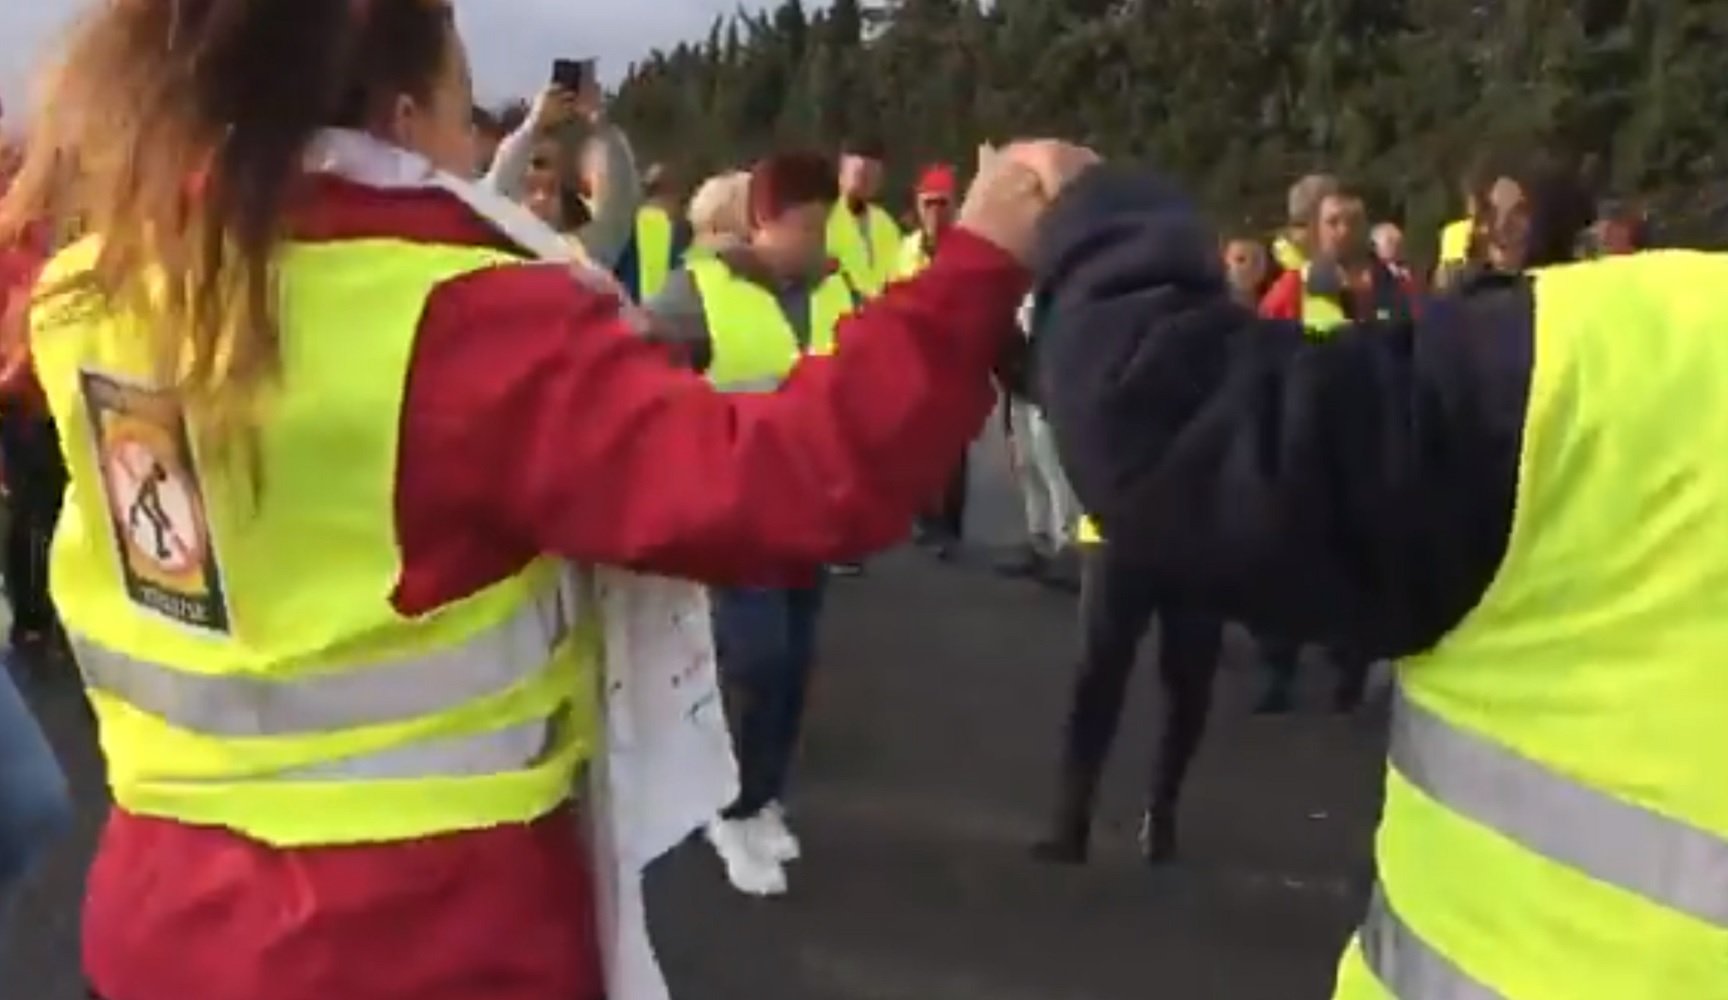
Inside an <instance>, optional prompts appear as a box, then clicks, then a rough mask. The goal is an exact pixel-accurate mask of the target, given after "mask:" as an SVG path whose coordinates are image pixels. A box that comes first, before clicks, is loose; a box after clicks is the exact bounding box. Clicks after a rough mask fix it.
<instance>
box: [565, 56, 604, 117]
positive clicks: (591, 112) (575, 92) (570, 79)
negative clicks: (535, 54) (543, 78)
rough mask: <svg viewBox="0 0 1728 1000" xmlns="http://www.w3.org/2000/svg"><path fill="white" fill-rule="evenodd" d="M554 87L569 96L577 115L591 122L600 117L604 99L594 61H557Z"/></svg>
mask: <svg viewBox="0 0 1728 1000" xmlns="http://www.w3.org/2000/svg"><path fill="white" fill-rule="evenodd" d="M552 85H553V86H555V87H557V88H559V89H560V90H563V91H564V92H565V93H566V94H568V95H569V98H570V101H571V103H572V104H573V106H574V111H575V112H576V114H578V115H580V116H581V117H583V118H585V119H587V120H589V121H590V122H592V121H593V120H594V119H595V118H597V117H599V115H600V112H601V105H602V102H603V99H604V98H603V95H602V94H601V92H600V80H599V76H598V74H597V72H596V70H595V62H594V60H593V59H558V60H555V61H554V62H553V63H552Z"/></svg>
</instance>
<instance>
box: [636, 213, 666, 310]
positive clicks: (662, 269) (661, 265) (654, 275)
mask: <svg viewBox="0 0 1728 1000" xmlns="http://www.w3.org/2000/svg"><path fill="white" fill-rule="evenodd" d="M673 232H674V226H673V223H672V216H671V214H670V213H668V212H667V211H666V210H665V209H664V208H661V207H660V206H659V205H643V206H642V207H641V208H640V209H638V210H637V212H636V300H637V301H638V302H647V301H648V300H649V299H651V298H653V297H654V296H656V295H658V294H660V289H662V288H665V287H666V278H667V276H668V275H670V274H671V273H672V243H673Z"/></svg>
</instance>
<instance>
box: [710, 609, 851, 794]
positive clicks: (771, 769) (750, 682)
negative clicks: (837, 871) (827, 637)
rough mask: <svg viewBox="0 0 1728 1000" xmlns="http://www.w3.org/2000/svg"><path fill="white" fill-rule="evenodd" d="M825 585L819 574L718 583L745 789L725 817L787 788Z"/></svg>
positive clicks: (719, 640)
mask: <svg viewBox="0 0 1728 1000" xmlns="http://www.w3.org/2000/svg"><path fill="white" fill-rule="evenodd" d="M823 589H824V588H823V584H822V583H821V582H818V583H817V584H816V585H815V586H813V587H806V588H799V589H792V590H779V589H770V588H760V587H749V588H739V589H730V590H716V591H714V645H715V648H716V652H717V653H718V654H719V658H720V676H721V678H722V680H723V681H724V682H725V684H726V687H727V690H728V692H729V693H730V694H731V696H732V697H733V699H734V705H735V708H736V710H737V712H736V719H737V722H736V725H735V727H734V730H733V743H734V746H735V747H736V750H737V754H738V780H739V792H738V799H737V801H735V802H733V803H732V805H730V806H728V807H727V808H726V809H725V810H724V812H723V813H722V815H723V816H725V817H726V818H727V819H746V818H749V817H751V816H754V815H756V814H757V813H759V812H761V811H762V809H763V807H765V806H767V805H768V804H769V803H770V802H775V801H778V800H779V799H780V798H781V797H782V796H783V795H784V794H785V791H786V779H787V774H788V773H789V772H790V771H791V769H792V758H793V756H794V754H796V752H797V750H798V737H799V734H800V733H801V732H802V730H803V726H804V699H805V695H806V694H807V693H808V690H809V682H810V669H811V667H812V666H813V665H814V664H815V661H816V626H817V621H818V619H819V618H820V617H821V613H822V592H823Z"/></svg>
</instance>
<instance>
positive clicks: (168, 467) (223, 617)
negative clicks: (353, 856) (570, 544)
mask: <svg viewBox="0 0 1728 1000" xmlns="http://www.w3.org/2000/svg"><path fill="white" fill-rule="evenodd" d="M93 255H94V245H93V242H92V241H85V242H83V243H80V244H77V245H76V246H74V247H73V248H71V249H69V250H68V251H66V252H65V253H62V254H61V255H60V256H59V257H57V258H56V259H55V260H54V261H53V262H52V263H51V264H50V266H49V269H48V273H47V276H46V278H45V280H44V286H43V287H49V288H51V287H52V285H53V283H54V282H55V281H56V280H57V279H59V278H61V277H63V276H65V275H68V274H76V273H78V272H79V271H81V270H82V269H84V268H86V267H87V266H88V264H89V262H90V260H91V259H92V258H93ZM510 260H511V258H508V257H506V256H505V255H502V254H499V253H496V252H493V251H490V250H483V249H473V248H465V247H449V246H426V245H416V244H408V243H396V242H391V241H364V242H361V241H355V242H347V243H333V244H320V245H299V244H290V245H288V246H286V247H285V248H284V249H283V251H282V253H281V258H280V282H281V296H282V302H283V309H282V313H281V316H282V324H283V325H282V330H281V338H280V340H281V377H280V382H279V384H278V385H277V387H276V388H275V389H274V390H272V397H271V399H270V402H269V404H268V406H267V409H266V411H265V413H266V415H265V418H264V421H263V423H262V426H261V427H260V429H259V433H258V436H257V446H258V452H257V466H256V470H257V475H256V477H253V476H251V475H248V474H246V473H245V472H244V471H243V470H241V469H237V468H236V466H244V465H245V463H243V462H236V461H233V460H216V459H213V458H211V457H210V456H209V455H207V454H205V453H204V452H203V451H202V450H201V449H200V448H199V447H198V446H197V441H198V439H199V434H198V419H197V417H196V416H195V415H193V416H191V417H190V418H188V417H187V416H185V415H184V413H183V411H182V410H181V409H180V408H179V407H178V405H177V403H176V401H175V398H174V396H173V395H172V394H170V393H165V392H159V391H153V390H152V389H150V388H149V386H150V385H151V381H152V372H153V370H154V368H153V365H152V363H151V358H150V357H149V355H148V352H147V345H146V340H145V337H144V336H143V333H142V331H141V330H140V329H139V328H138V325H137V323H136V322H134V321H131V320H128V319H125V318H123V317H119V316H116V315H114V314H111V313H105V312H103V311H101V310H100V309H94V310H85V309H82V308H64V307H61V306H60V305H59V304H58V303H56V302H55V301H54V300H52V299H50V300H45V301H44V302H43V304H42V305H40V306H39V307H38V308H37V309H36V311H35V313H36V314H35V316H33V320H34V323H33V327H34V329H33V331H32V351H33V354H34V359H35V364H36V369H37V372H38V374H39V376H40V379H41V382H42V385H43V388H44V389H45V390H46V392H47V396H48V400H49V403H50V406H51V407H52V410H53V413H54V416H55V418H56V420H57V421H58V423H59V426H60V429H61V434H62V436H63V441H64V448H65V453H66V458H67V462H68V465H69V467H70V471H71V482H70V486H69V487H68V489H67V493H66V503H65V509H64V512H63V514H62V516H61V519H60V523H59V527H58V530H57V531H56V533H55V536H54V545H53V563H52V578H53V594H54V599H55V602H56V604H57V605H58V607H59V609H60V612H61V615H62V617H63V619H64V621H65V624H66V629H67V632H68V633H69V634H70V636H71V638H72V641H73V645H74V649H75V651H76V653H77V656H78V661H79V667H80V669H81V671H82V673H83V675H84V678H85V682H86V685H87V687H88V689H89V694H90V700H91V704H92V705H93V707H94V710H95V713H96V718H97V721H98V723H99V724H100V730H101V740H102V748H103V751H104V753H105V756H106V758H107V763H108V779H109V783H110V785H111V786H112V789H113V794H114V799H115V801H116V802H117V803H118V804H119V805H120V806H121V807H122V808H124V809H126V810H128V811H130V812H133V813H137V814H140V815H147V816H155V817H161V818H164V819H168V820H174V821H178V822H181V823H187V824H194V825H202V826H216V827H223V828H227V829H230V830H234V831H237V832H239V833H241V834H244V835H245V836H247V837H250V838H253V839H255V840H258V841H261V842H264V843H267V844H272V845H277V846H282V847H294V846H301V845H333V844H352V843H367V842H386V841H398V840H405V839H412V838H419V837H425V836H429V835H435V834H442V833H448V832H453V831H459V830H468V829H476V828H484V827H490V826H496V825H499V824H503V823H512V822H523V821H529V820H533V819H535V818H537V817H539V816H542V815H544V814H546V813H547V812H549V811H551V810H553V809H554V808H556V807H557V806H558V804H559V803H560V802H562V801H563V800H564V799H566V798H567V797H569V796H570V794H571V789H572V781H573V779H574V778H575V776H576V774H577V770H578V767H579V765H580V764H581V762H582V761H583V760H584V759H585V758H586V757H587V755H588V754H589V752H590V749H591V747H592V745H593V741H594V733H595V726H594V719H595V717H594V713H595V711H596V697H595V686H596V684H597V683H598V680H597V673H596V671H597V662H598V661H597V654H598V649H599V646H598V642H599V640H598V636H597V632H596V630H595V629H593V628H592V627H590V626H589V625H588V624H587V623H586V621H584V624H583V625H581V626H580V627H577V628H572V627H570V626H569V624H568V622H569V620H570V617H571V616H570V615H569V614H567V613H566V609H567V608H568V607H569V605H568V604H567V603H566V602H565V600H564V599H563V596H562V595H561V594H560V589H561V588H560V585H559V571H558V569H557V567H556V566H555V564H554V563H553V562H552V561H551V560H539V561H536V562H534V563H532V564H530V565H529V566H527V567H525V568H524V569H523V570H522V571H520V572H519V573H517V574H516V575H515V576H513V577H511V578H509V579H507V580H504V581H501V582H499V583H495V584H493V585H491V586H488V587H486V588H484V589H482V590H480V591H479V592H478V593H475V594H473V595H471V596H469V597H466V598H464V599H462V600H460V601H457V602H455V603H453V604H450V605H447V606H445V607H443V608H439V609H438V610H436V611H434V612H432V613H430V614H427V615H424V616H421V617H418V618H406V617H403V616H402V615H401V614H399V613H397V612H396V610H395V609H394V608H393V607H392V606H391V604H390V596H391V591H392V589H393V588H394V586H395V584H396V581H397V579H398V577H399V575H400V573H401V570H402V557H401V553H400V551H399V549H398V545H397V537H396V523H395V513H394V512H395V489H396V485H395V484H396V470H397V463H398V455H399V444H400V442H399V439H398V434H399V432H400V426H401V419H402V409H403V393H404V386H405V385H406V381H407V373H408V365H409V361H410V355H411V352H412V349H413V344H414V339H415V335H416V328H417V326H418V324H419V321H420V316H421V313H422V311H423V310H424V307H425V305H426V299H427V296H428V295H429V294H430V293H431V291H432V290H433V289H434V288H435V287H436V286H437V285H439V284H440V283H442V282H444V281H447V280H449V279H452V278H455V277H459V276H461V275H463V274H465V273H469V272H472V271H476V270H479V269H482V268H488V267H494V266H499V265H501V264H506V263H508V262H509V261H510ZM80 305H81V304H80ZM581 617H582V618H583V619H588V618H589V617H590V616H581Z"/></svg>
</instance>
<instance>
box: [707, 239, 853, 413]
mask: <svg viewBox="0 0 1728 1000" xmlns="http://www.w3.org/2000/svg"><path fill="white" fill-rule="evenodd" d="M687 270H688V271H689V272H690V276H691V278H693V279H694V280H695V282H696V291H697V294H699V295H700V296H701V297H702V313H703V316H704V318H705V320H706V322H707V326H708V336H709V341H710V345H711V349H712V359H711V360H710V361H709V364H708V379H709V381H711V382H712V383H713V384H714V385H715V387H716V388H719V389H722V390H725V391H727V392H772V391H773V390H775V389H777V388H779V386H780V383H781V382H782V381H784V380H785V378H786V376H787V375H788V374H790V373H791V371H792V366H793V365H796V364H797V363H798V359H799V358H800V357H802V356H803V355H804V354H807V353H808V354H832V353H834V349H835V345H836V339H835V337H836V333H837V331H838V328H839V326H840V320H841V319H842V318H843V317H845V316H846V315H847V314H848V313H850V312H851V311H852V310H853V308H854V306H855V303H854V300H853V296H852V289H851V287H850V286H849V285H848V284H847V283H846V279H845V277H844V276H842V275H840V274H839V273H835V274H830V275H828V276H827V278H825V279H824V280H823V281H822V283H821V284H820V285H818V286H817V287H816V290H815V291H814V292H813V293H812V294H811V295H810V342H809V346H808V348H807V349H800V348H799V345H798V334H797V332H796V331H794V330H793V328H792V324H791V323H790V322H789V321H788V320H787V319H786V314H785V313H784V312H783V311H782V310H781V308H780V303H779V302H778V301H777V300H776V299H775V298H774V296H773V294H772V293H770V292H769V291H768V290H767V289H765V288H763V287H762V286H761V285H759V284H757V283H756V282H754V281H750V280H749V279H747V278H741V277H739V276H738V275H736V274H734V273H733V272H732V269H731V268H730V267H728V266H727V265H726V263H725V261H723V260H722V259H720V258H718V257H708V258H703V259H700V260H694V261H691V262H690V263H689V264H688V265H687Z"/></svg>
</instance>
